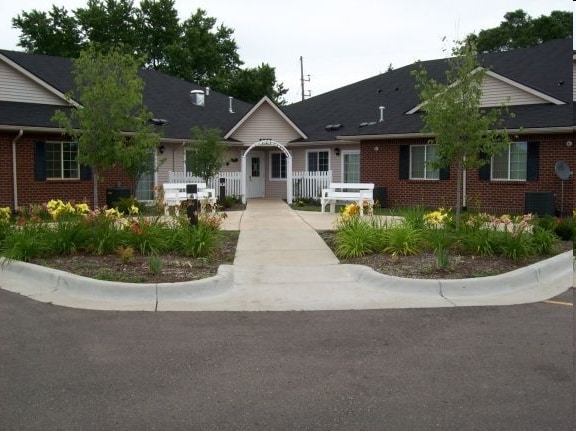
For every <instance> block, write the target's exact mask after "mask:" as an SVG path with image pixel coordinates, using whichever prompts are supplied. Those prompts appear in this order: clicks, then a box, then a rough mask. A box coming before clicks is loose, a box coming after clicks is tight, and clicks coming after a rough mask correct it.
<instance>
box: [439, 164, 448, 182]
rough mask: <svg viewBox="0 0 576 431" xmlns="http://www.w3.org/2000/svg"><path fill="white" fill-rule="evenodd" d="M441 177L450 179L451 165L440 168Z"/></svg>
mask: <svg viewBox="0 0 576 431" xmlns="http://www.w3.org/2000/svg"><path fill="white" fill-rule="evenodd" d="M439 174H440V179H441V180H449V179H450V165H448V166H446V167H444V168H440V172H439Z"/></svg>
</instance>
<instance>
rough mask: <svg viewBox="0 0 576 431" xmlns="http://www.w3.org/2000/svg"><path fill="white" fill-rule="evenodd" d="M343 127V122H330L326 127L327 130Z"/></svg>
mask: <svg viewBox="0 0 576 431" xmlns="http://www.w3.org/2000/svg"><path fill="white" fill-rule="evenodd" d="M341 128H342V124H328V125H327V126H326V127H324V130H326V131H333V130H340V129H341Z"/></svg>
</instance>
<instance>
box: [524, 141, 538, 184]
mask: <svg viewBox="0 0 576 431" xmlns="http://www.w3.org/2000/svg"><path fill="white" fill-rule="evenodd" d="M527 155H528V160H527V162H526V180H527V181H538V173H539V172H538V171H539V165H540V163H539V162H540V143H539V142H528V154H527Z"/></svg>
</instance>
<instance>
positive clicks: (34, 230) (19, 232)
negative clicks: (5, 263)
mask: <svg viewBox="0 0 576 431" xmlns="http://www.w3.org/2000/svg"><path fill="white" fill-rule="evenodd" d="M46 232H47V229H46V226H45V225H42V224H36V223H28V224H25V225H24V226H22V227H20V228H14V229H11V230H10V231H8V232H7V235H6V237H5V238H4V241H2V246H1V247H0V254H2V255H3V256H4V257H6V258H8V259H14V260H21V261H24V262H29V261H30V260H31V259H33V258H36V257H45V256H48V255H49V254H50V253H51V251H52V249H51V247H50V245H49V242H48V240H47V238H46Z"/></svg>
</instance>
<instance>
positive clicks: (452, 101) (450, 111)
mask: <svg viewBox="0 0 576 431" xmlns="http://www.w3.org/2000/svg"><path fill="white" fill-rule="evenodd" d="M454 53H455V54H457V55H456V56H455V57H452V58H450V59H448V60H447V65H448V67H447V70H446V80H445V81H444V82H438V81H436V80H434V79H431V78H429V77H428V74H427V71H426V69H425V68H424V67H423V66H420V67H419V68H418V69H416V70H415V71H414V73H413V75H414V77H415V80H416V89H417V90H418V92H419V96H420V101H421V102H422V112H423V114H422V115H423V120H424V128H423V130H422V131H423V132H426V133H432V134H433V135H434V138H433V139H431V140H430V143H432V144H436V151H435V156H436V159H435V160H434V161H433V162H432V163H431V165H432V167H435V168H447V167H449V166H454V165H455V166H456V172H457V179H456V220H455V221H456V227H457V228H459V227H460V213H461V208H462V181H463V173H464V170H465V169H469V168H478V167H480V166H482V165H484V164H485V163H486V162H487V160H486V159H487V158H489V157H490V156H493V155H495V154H498V153H499V152H501V151H502V150H504V149H505V148H507V147H508V145H509V143H510V138H509V137H508V134H507V133H506V130H505V129H504V128H503V113H504V112H503V111H504V109H502V108H491V109H489V110H485V109H481V108H480V100H481V97H482V80H483V78H484V76H485V74H486V70H485V69H483V68H481V67H480V66H479V64H478V58H477V53H476V50H475V49H474V45H473V44H468V43H466V44H462V45H461V46H457V47H456V48H455V49H454Z"/></svg>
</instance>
